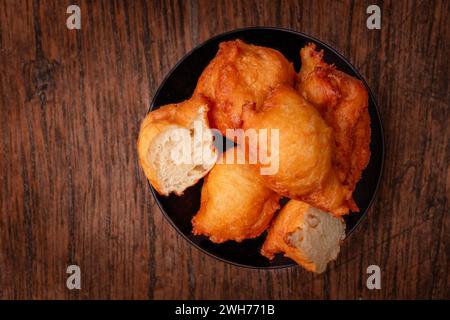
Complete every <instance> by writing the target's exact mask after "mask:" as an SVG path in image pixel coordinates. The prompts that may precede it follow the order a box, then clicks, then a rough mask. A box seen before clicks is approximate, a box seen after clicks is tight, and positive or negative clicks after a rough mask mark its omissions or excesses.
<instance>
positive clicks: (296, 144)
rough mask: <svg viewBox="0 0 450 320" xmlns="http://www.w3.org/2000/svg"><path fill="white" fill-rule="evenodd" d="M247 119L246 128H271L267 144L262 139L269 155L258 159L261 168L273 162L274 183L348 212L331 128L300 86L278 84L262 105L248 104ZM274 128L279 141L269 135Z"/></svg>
mask: <svg viewBox="0 0 450 320" xmlns="http://www.w3.org/2000/svg"><path fill="white" fill-rule="evenodd" d="M243 119H244V126H243V127H244V128H245V129H256V130H257V131H259V132H261V130H264V129H267V130H268V131H269V132H268V137H269V139H267V140H268V143H267V144H266V146H264V145H262V144H261V143H259V144H258V153H259V155H261V148H263V147H264V148H265V149H263V150H264V151H263V152H262V154H263V155H264V154H267V155H268V158H269V160H270V161H268V162H267V163H266V164H264V162H263V161H259V162H258V166H259V167H260V168H261V169H263V168H267V167H271V168H272V172H270V173H268V174H265V175H263V178H264V180H265V181H266V184H267V186H268V187H269V188H271V189H272V190H274V191H275V192H277V193H279V194H281V195H283V196H286V197H288V198H292V199H297V200H303V201H305V202H308V203H309V204H311V205H313V206H314V207H317V208H320V209H322V210H325V211H328V212H332V213H334V214H335V215H341V214H345V213H348V211H349V207H348V203H347V199H346V195H347V194H348V190H346V189H345V188H344V187H343V186H342V185H341V184H340V183H339V181H338V180H337V177H336V174H335V173H334V172H333V170H332V165H331V159H332V152H333V137H332V129H331V128H330V127H328V126H327V125H326V124H325V122H324V121H323V119H322V118H321V116H320V114H319V113H318V112H317V110H316V109H315V108H314V107H313V106H312V105H311V104H310V103H308V102H307V101H306V100H305V99H303V98H302V97H301V96H300V95H299V94H298V92H297V91H296V90H295V89H293V88H290V87H286V86H279V87H277V88H276V89H274V90H273V91H272V92H271V93H270V94H269V96H268V98H267V100H266V101H265V102H264V104H263V106H262V107H261V108H260V110H259V111H258V110H256V109H255V107H254V106H246V107H245V108H244V113H243ZM273 130H275V132H277V130H278V133H279V143H278V146H276V144H275V143H273V142H274V141H272V140H271V138H270V137H271V135H272V131H273ZM260 134H261V133H260ZM263 141H264V140H263ZM250 149H251V150H250V152H253V153H254V152H255V150H254V148H250ZM276 161H278V166H277V163H276ZM274 168H275V169H276V168H278V170H273V169H274Z"/></svg>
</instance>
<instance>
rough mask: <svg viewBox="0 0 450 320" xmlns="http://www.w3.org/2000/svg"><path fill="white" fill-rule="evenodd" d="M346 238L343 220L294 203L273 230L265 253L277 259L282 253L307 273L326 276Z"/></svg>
mask: <svg viewBox="0 0 450 320" xmlns="http://www.w3.org/2000/svg"><path fill="white" fill-rule="evenodd" d="M344 238H345V224H344V221H343V220H342V218H338V217H333V216H332V215H330V214H329V213H327V212H323V211H321V210H319V209H316V208H314V207H311V206H310V205H308V204H307V203H305V202H301V201H296V200H290V201H289V202H288V203H287V204H286V205H285V206H284V207H283V208H282V209H281V211H280V213H279V214H278V216H277V217H276V218H275V221H274V223H273V225H272V226H271V227H270V229H269V234H268V236H267V238H266V241H265V242H264V245H263V247H262V249H261V254H262V255H263V256H265V257H267V258H269V259H273V258H274V256H275V254H276V253H280V252H282V253H284V255H285V256H287V257H289V258H291V259H293V260H294V261H295V262H297V263H298V264H299V265H301V266H303V267H304V268H305V269H306V270H308V271H312V272H316V273H322V272H324V271H325V270H326V267H327V264H328V262H330V261H332V260H335V259H336V257H337V255H338V253H339V250H340V244H341V242H342V240H344Z"/></svg>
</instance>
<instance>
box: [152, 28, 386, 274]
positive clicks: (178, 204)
mask: <svg viewBox="0 0 450 320" xmlns="http://www.w3.org/2000/svg"><path fill="white" fill-rule="evenodd" d="M233 39H241V40H244V41H245V42H247V43H251V44H255V45H260V46H266V47H270V48H274V49H277V50H279V51H280V52H281V53H283V54H284V56H285V57H286V58H287V59H288V60H290V61H292V62H294V67H295V70H296V71H298V70H299V69H300V56H299V52H300V49H301V48H302V47H304V46H305V45H306V44H307V43H309V42H314V43H316V45H317V47H318V49H324V51H325V57H324V58H325V60H326V62H327V63H334V64H335V65H336V67H337V68H338V69H339V70H342V71H344V72H346V73H348V74H350V75H352V76H354V77H356V78H358V79H361V80H362V81H363V82H364V84H365V85H366V87H367V89H368V91H369V113H370V118H371V128H372V136H371V144H370V149H371V152H372V156H371V158H370V162H369V164H368V166H367V168H366V169H365V170H364V172H363V174H362V178H361V180H360V181H359V183H358V185H357V186H356V190H355V192H354V199H355V201H356V203H357V204H358V207H359V208H360V212H359V213H351V214H350V215H348V216H346V217H345V221H346V224H347V237H348V235H350V234H351V233H352V232H353V230H355V228H356V227H357V226H358V224H359V223H360V222H361V220H362V218H363V217H364V216H365V214H366V212H367V210H368V208H369V207H370V205H371V204H372V201H373V199H374V197H375V193H376V191H377V188H378V184H379V182H380V179H381V173H382V168H383V150H384V142H383V130H382V126H381V120H380V116H379V113H378V110H377V105H376V102H375V99H374V96H373V94H372V92H371V91H370V89H369V87H368V86H367V83H366V82H365V80H364V79H363V78H362V77H361V75H360V74H359V73H358V71H356V69H355V68H354V67H353V66H352V65H351V64H350V63H349V62H348V61H347V60H346V59H345V58H344V57H343V56H342V55H340V54H339V53H338V52H336V50H334V49H333V48H331V47H329V46H328V45H326V44H324V43H322V42H321V41H319V40H317V39H314V38H313V37H311V36H308V35H306V34H303V33H299V32H294V31H290V30H286V29H280V28H266V27H255V28H245V29H239V30H234V31H231V32H227V33H224V34H221V35H218V36H216V37H214V38H211V39H209V40H208V41H206V42H205V43H203V44H201V45H199V46H198V47H196V48H195V49H193V50H192V51H191V52H189V53H188V54H186V55H185V56H184V57H183V58H182V59H181V60H180V61H179V62H178V63H177V64H176V65H175V67H174V68H173V69H172V70H171V71H170V72H169V74H168V75H167V76H166V78H165V79H164V81H163V82H162V83H161V86H160V87H159V89H158V91H157V92H156V94H155V97H154V98H153V101H152V104H151V106H150V110H153V109H157V108H158V107H160V106H162V105H165V104H168V103H174V102H180V101H182V100H185V99H188V98H189V97H190V96H191V95H192V93H193V91H194V88H195V86H196V83H197V80H198V78H199V76H200V74H201V73H202V71H203V69H204V68H205V67H206V66H207V64H208V63H209V62H210V61H211V59H213V58H214V56H215V55H216V53H217V50H218V45H219V43H220V42H222V41H226V40H233ZM202 184H203V181H200V182H199V183H197V184H196V185H195V186H192V187H191V188H189V189H187V190H186V191H185V193H184V195H183V196H175V195H171V196H169V197H164V196H161V195H159V194H157V193H156V191H155V190H154V189H153V188H151V189H152V193H153V195H154V197H155V199H156V202H157V203H158V205H159V207H160V209H161V211H162V212H163V213H164V215H165V217H166V218H167V220H168V221H169V222H170V223H171V224H172V226H173V227H174V228H175V229H176V230H177V231H178V232H179V233H180V234H181V235H182V236H183V237H184V238H185V239H186V240H188V241H189V242H190V243H191V244H192V245H194V246H195V247H197V248H198V249H200V250H202V251H203V252H205V253H207V254H209V255H211V256H213V257H215V258H217V259H219V260H222V261H225V262H228V263H231V264H235V265H239V266H243V267H253V268H264V269H266V268H281V267H288V266H292V265H294V263H293V261H292V260H290V259H288V258H285V257H282V256H281V255H279V256H277V257H276V258H275V259H274V260H272V261H269V260H268V259H266V258H265V257H263V256H261V255H260V254H259V249H260V248H261V245H262V243H263V241H264V238H265V236H266V234H265V233H264V234H262V235H261V236H260V237H258V238H256V239H252V240H245V241H243V242H241V243H236V242H233V241H228V242H226V243H223V244H214V243H212V242H210V241H209V240H208V239H207V238H206V237H203V236H194V235H192V234H191V230H192V226H191V219H192V217H193V216H194V215H195V213H196V212H197V211H198V209H199V206H200V191H201V187H202Z"/></svg>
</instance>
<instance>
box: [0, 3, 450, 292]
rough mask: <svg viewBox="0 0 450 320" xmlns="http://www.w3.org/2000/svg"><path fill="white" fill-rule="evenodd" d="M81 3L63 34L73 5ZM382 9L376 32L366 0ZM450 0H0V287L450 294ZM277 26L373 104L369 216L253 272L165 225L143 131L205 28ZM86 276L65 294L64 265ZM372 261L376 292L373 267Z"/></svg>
mask: <svg viewBox="0 0 450 320" xmlns="http://www.w3.org/2000/svg"><path fill="white" fill-rule="evenodd" d="M75 2H76V4H78V5H79V6H80V7H81V14H82V29H81V30H79V31H76V30H68V29H67V28H66V25H65V21H66V19H67V17H68V15H67V14H66V8H67V6H68V5H70V4H73V3H75ZM373 3H377V4H378V5H380V7H381V8H382V28H381V30H368V29H367V28H366V18H367V15H366V8H367V6H368V5H369V4H373ZM449 20H450V1H445V0H439V1H426V0H423V1H314V0H310V1H300V0H293V1H257V0H255V1H198V2H197V1H181V0H180V1H175V0H168V1H148V2H146V1H118V0H117V1H106V0H105V1H81V0H80V1H66V0H64V1H56V0H55V1H38V0H30V1H15V0H3V1H0V74H1V77H0V108H1V109H0V110H1V112H0V132H1V136H0V151H1V152H0V170H1V176H0V179H1V180H0V185H1V189H2V192H1V193H0V200H1V203H0V208H1V210H0V298H1V299H55V298H58V299H124V298H126V299H154V298H156V299H177V298H183V299H188V298H207V299H232V298H252V299H259V298H265V299H305V298H309V299H323V298H331V299H336V298H345V299H358V298H363V299H381V298H387V299H400V298H407V299H414V298H424V299H428V298H447V299H448V298H450V273H449V268H450V213H449V195H450V170H449V163H450V147H449V136H450V129H449V127H450V121H449V116H450V114H449V109H450V108H449V103H450V90H449V74H450V70H449V56H450V27H449V24H448V21H449ZM256 25H259V26H282V27H285V28H290V29H293V30H298V31H302V32H305V33H308V34H311V35H313V36H315V37H317V38H319V39H321V40H323V41H324V42H326V43H328V44H330V45H331V46H333V47H335V48H336V49H337V50H338V51H339V52H341V53H342V54H344V55H345V56H346V57H348V59H349V60H350V61H351V62H352V63H353V64H354V65H355V66H356V67H357V69H358V70H359V71H360V72H361V74H362V75H363V76H364V77H365V79H366V80H367V82H368V83H369V85H370V87H371V88H372V90H373V92H374V94H375V96H376V98H377V100H378V104H379V106H380V111H381V114H382V119H383V124H384V129H385V136H386V159H385V160H386V161H385V171H384V178H383V181H382V184H381V188H380V191H379V195H378V197H377V200H376V201H375V203H374V205H373V207H372V208H371V210H370V212H369V214H368V218H367V219H366V220H365V221H364V222H363V223H362V225H361V226H360V227H359V228H358V230H357V232H356V233H355V234H354V235H352V236H351V238H350V241H347V242H346V243H345V245H344V246H343V249H342V252H341V255H340V257H339V258H338V260H337V261H336V262H335V263H334V264H333V265H331V267H330V268H329V270H328V271H327V273H325V274H324V275H313V274H310V273H308V272H305V271H304V270H302V269H301V268H289V269H285V270H273V271H255V270H248V269H243V268H239V267H234V266H231V265H227V264H224V263H222V262H220V261H216V260H214V259H213V258H211V257H209V256H206V255H205V254H202V253H201V252H199V251H198V250H196V249H195V248H192V247H191V246H190V245H189V244H188V243H187V242H186V241H185V240H183V239H182V238H181V237H180V236H179V235H178V234H177V233H176V231H175V230H174V229H173V228H172V227H171V226H170V225H169V224H168V223H167V222H166V221H165V220H164V218H163V216H162V214H161V212H160V211H159V210H158V208H157V206H156V205H155V202H154V200H153V199H152V196H151V194H150V190H149V188H148V185H147V181H146V179H145V177H144V175H143V173H142V171H141V170H140V169H139V166H138V161H137V154H136V148H135V141H136V138H137V134H138V129H139V123H140V120H141V119H142V118H143V117H144V115H145V113H146V110H147V108H148V106H149V101H150V99H151V98H152V96H153V94H154V93H155V91H156V89H157V87H158V85H159V84H160V82H161V81H162V79H163V77H164V76H165V74H166V73H167V72H168V71H169V70H170V68H171V67H172V66H173V65H174V64H175V63H176V62H177V61H178V60H179V59H180V58H181V57H182V56H183V55H184V54H185V53H186V52H187V51H189V50H190V49H192V48H193V47H194V46H196V45H197V44H199V43H201V42H203V41H205V40H207V39H208V38H210V37H211V36H213V35H216V34H219V33H222V32H225V31H228V30H232V29H235V28H240V27H245V26H256ZM69 264H77V265H79V266H80V267H81V270H82V289H81V290H79V291H77V290H72V291H69V290H67V289H66V286H65V282H66V276H67V275H66V273H65V271H66V267H67V266H68V265H69ZM371 264H377V265H379V266H380V267H381V270H382V289H381V290H373V291H371V290H368V289H367V288H366V286H365V282H366V277H367V275H366V268H367V266H368V265H371Z"/></svg>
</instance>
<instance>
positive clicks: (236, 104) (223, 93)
mask: <svg viewBox="0 0 450 320" xmlns="http://www.w3.org/2000/svg"><path fill="white" fill-rule="evenodd" d="M294 78H295V71H294V69H293V66H292V64H291V63H290V62H289V61H288V60H286V58H285V57H284V56H283V55H282V54H281V53H280V52H278V51H277V50H274V49H271V48H266V47H260V46H255V45H249V44H246V43H245V42H243V41H241V40H234V41H228V42H222V43H221V44H220V46H219V52H218V53H217V55H216V57H215V58H214V59H213V60H212V61H211V62H210V64H209V65H208V66H207V67H206V69H205V70H204V71H203V73H202V75H201V77H200V79H199V80H198V83H197V87H196V89H195V93H194V94H203V95H205V96H206V97H207V98H209V99H210V100H211V102H212V106H211V111H210V114H209V116H210V120H211V126H212V127H214V128H217V129H219V130H220V131H221V132H222V134H223V135H225V134H226V129H227V128H230V129H234V128H240V127H241V125H242V118H241V114H242V107H243V106H244V105H245V104H248V103H253V104H255V105H256V106H257V107H259V106H261V105H262V103H263V101H264V99H265V97H266V95H267V94H268V93H269V91H270V90H271V89H273V88H274V87H275V86H276V85H278V84H286V85H290V86H293V84H294Z"/></svg>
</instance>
